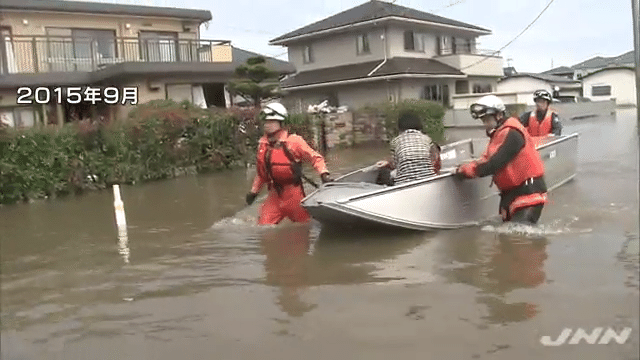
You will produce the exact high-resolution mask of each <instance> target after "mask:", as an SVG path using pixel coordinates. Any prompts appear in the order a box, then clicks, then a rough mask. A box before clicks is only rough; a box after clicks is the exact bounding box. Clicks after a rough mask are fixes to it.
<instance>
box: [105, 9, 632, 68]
mask: <svg viewBox="0 0 640 360" xmlns="http://www.w3.org/2000/svg"><path fill="white" fill-rule="evenodd" d="M94 1H95V0H94ZM100 1H101V2H110V3H115V2H117V3H121V4H137V5H152V6H168V7H181V8H190V9H202V10H209V11H211V14H212V17H213V19H212V20H211V22H210V23H209V27H208V29H207V28H205V27H204V25H203V26H202V28H201V38H203V39H220V40H230V41H231V44H232V45H234V46H236V47H239V48H243V49H246V50H250V51H254V52H257V53H260V54H263V55H268V56H273V57H277V58H278V59H281V60H287V55H286V51H287V49H286V48H285V47H281V46H272V45H269V44H268V43H269V40H271V39H273V38H276V37H278V36H280V35H283V34H285V33H288V32H290V31H293V30H296V29H298V28H300V27H303V26H306V25H308V24H310V23H313V22H315V21H318V20H322V19H324V18H326V17H329V16H332V15H334V14H337V13H339V12H341V11H344V10H347V9H350V8H352V7H355V6H357V5H360V4H362V3H364V2H365V1H366V0H315V1H309V2H303V1H299V0H269V1H256V0H235V1H222V0H213V1H212V0H100ZM389 2H395V4H398V5H402V6H406V7H410V8H413V9H417V10H421V11H426V12H430V13H433V14H436V15H439V16H443V17H446V18H450V19H454V20H458V21H462V22H466V23H469V24H473V25H478V26H481V27H484V28H488V29H490V30H491V31H492V32H493V33H492V34H491V35H485V36H481V37H480V38H478V48H481V49H487V50H499V49H500V48H502V47H503V46H505V45H506V44H507V43H508V42H509V41H511V40H513V38H515V37H516V36H517V35H518V34H519V33H520V32H521V31H522V30H524V28H525V27H527V25H529V23H531V22H532V21H533V20H534V19H535V18H536V17H537V16H538V15H539V14H540V12H541V11H542V10H543V9H544V8H545V7H546V6H547V4H549V2H550V0H515V1H514V0H395V1H391V0H389ZM631 50H633V20H632V16H631V1H629V0H612V1H602V0H597V1H596V0H553V2H552V3H551V5H550V6H549V8H548V9H547V10H546V11H545V12H544V14H542V16H541V17H540V18H539V19H538V20H537V21H536V22H535V23H534V24H533V25H532V26H531V27H530V28H529V29H528V30H527V31H526V32H525V33H523V34H522V35H521V36H520V37H519V38H518V39H517V40H515V41H514V42H513V43H512V44H511V45H509V46H508V47H506V48H505V49H504V50H503V51H502V57H503V59H504V65H505V66H507V65H509V64H511V65H512V66H513V67H515V69H516V70H517V71H518V72H534V73H537V72H542V71H545V70H549V69H551V68H552V66H553V67H558V66H571V65H575V64H577V63H579V62H582V61H584V60H587V59H589V58H592V57H594V56H617V55H621V54H623V53H625V52H628V51H631Z"/></svg>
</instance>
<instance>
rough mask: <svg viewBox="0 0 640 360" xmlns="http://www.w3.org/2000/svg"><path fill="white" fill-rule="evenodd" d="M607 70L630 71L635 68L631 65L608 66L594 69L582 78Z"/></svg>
mask: <svg viewBox="0 0 640 360" xmlns="http://www.w3.org/2000/svg"><path fill="white" fill-rule="evenodd" d="M609 70H631V71H635V70H636V69H635V67H633V66H609V67H606V68H602V69H598V70H596V71H594V72H591V73H589V74H587V75H585V76H583V77H582V78H583V79H584V78H587V77H589V76H591V75H595V74H599V73H601V72H604V71H609Z"/></svg>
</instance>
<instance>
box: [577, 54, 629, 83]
mask: <svg viewBox="0 0 640 360" xmlns="http://www.w3.org/2000/svg"><path fill="white" fill-rule="evenodd" d="M619 66H623V67H624V66H631V67H633V66H635V59H634V56H633V50H631V51H629V52H626V53H624V54H622V55H618V56H612V57H602V56H596V57H593V58H591V59H588V60H585V61H583V62H581V63H579V64H576V65H573V66H572V67H571V68H572V69H573V70H575V72H576V77H577V78H578V79H580V78H581V77H584V76H585V75H587V74H590V73H593V72H596V71H598V70H600V69H604V68H607V67H619Z"/></svg>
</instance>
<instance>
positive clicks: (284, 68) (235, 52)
mask: <svg viewBox="0 0 640 360" xmlns="http://www.w3.org/2000/svg"><path fill="white" fill-rule="evenodd" d="M232 56H233V63H234V64H235V66H239V65H241V64H244V63H245V62H246V61H247V60H248V59H249V58H252V57H256V56H262V57H264V58H265V59H266V60H267V67H269V68H271V70H274V71H277V72H279V73H281V74H290V73H295V72H296V68H295V67H294V66H293V64H291V63H290V62H287V61H282V60H278V59H276V58H273V57H269V56H265V55H261V54H258V53H254V52H252V51H248V50H244V49H240V48H237V47H235V46H232Z"/></svg>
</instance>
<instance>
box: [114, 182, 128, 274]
mask: <svg viewBox="0 0 640 360" xmlns="http://www.w3.org/2000/svg"><path fill="white" fill-rule="evenodd" d="M113 197H114V202H113V207H114V209H115V212H116V226H117V228H118V245H119V248H120V249H119V252H120V254H121V255H122V256H123V257H124V262H125V263H127V264H128V263H129V247H128V246H127V243H128V237H127V220H126V217H125V214H124V203H123V202H122V198H121V197H120V185H113Z"/></svg>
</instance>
